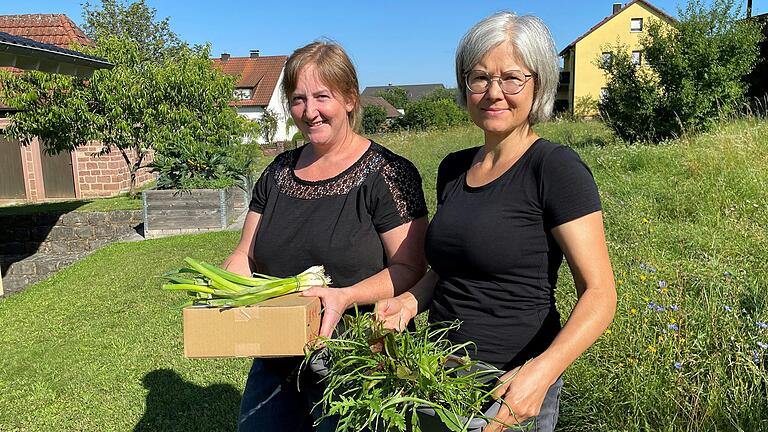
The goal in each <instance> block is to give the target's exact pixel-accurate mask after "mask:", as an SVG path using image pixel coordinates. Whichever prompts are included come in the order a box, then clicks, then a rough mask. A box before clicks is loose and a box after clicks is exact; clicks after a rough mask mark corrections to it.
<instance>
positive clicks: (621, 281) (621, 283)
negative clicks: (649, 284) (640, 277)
mask: <svg viewBox="0 0 768 432" xmlns="http://www.w3.org/2000/svg"><path fill="white" fill-rule="evenodd" d="M616 283H617V284H619V285H624V279H619V280H617V281H616Z"/></svg>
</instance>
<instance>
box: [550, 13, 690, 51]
mask: <svg viewBox="0 0 768 432" xmlns="http://www.w3.org/2000/svg"><path fill="white" fill-rule="evenodd" d="M635 3H642V4H644V5H645V6H647V7H648V8H649V9H651V10H652V11H654V12H656V13H657V14H658V15H659V16H660V17H661V18H663V19H665V20H667V21H668V22H673V21H676V20H675V19H674V18H672V17H671V16H669V15H667V13H666V12H664V11H663V10H661V9H659V8H657V7H656V6H654V5H652V4H650V3H648V2H647V1H645V0H632V1H631V2H629V3H627V4H625V5H624V6H623V7H622V8H621V9H619V10H618V11H616V13H614V14H612V15H609V16H607V17H605V18H603V20H602V21H600V22H599V23H597V24H595V25H594V26H592V28H591V29H589V30H587V32H586V33H584V34H583V35H581V36H579V37H578V38H577V39H576V40H575V41H573V42H571V43H569V44H568V46H567V47H565V48H563V50H562V51H560V55H565V53H566V52H567V51H568V50H569V49H571V48H572V47H574V46H576V44H577V43H578V42H579V41H580V40H582V39H584V38H585V37H587V36H588V35H589V34H590V33H592V32H593V31H595V30H597V29H598V28H600V26H602V25H603V24H605V23H607V22H608V21H609V20H610V19H611V18H613V17H615V16H616V15H618V14H620V13H621V12H622V11H624V9H626V8H628V7H630V6H631V5H633V4H635Z"/></svg>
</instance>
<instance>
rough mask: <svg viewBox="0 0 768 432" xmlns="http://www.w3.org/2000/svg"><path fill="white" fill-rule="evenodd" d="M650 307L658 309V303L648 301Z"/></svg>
mask: <svg viewBox="0 0 768 432" xmlns="http://www.w3.org/2000/svg"><path fill="white" fill-rule="evenodd" d="M648 309H656V303H654V302H649V303H648Z"/></svg>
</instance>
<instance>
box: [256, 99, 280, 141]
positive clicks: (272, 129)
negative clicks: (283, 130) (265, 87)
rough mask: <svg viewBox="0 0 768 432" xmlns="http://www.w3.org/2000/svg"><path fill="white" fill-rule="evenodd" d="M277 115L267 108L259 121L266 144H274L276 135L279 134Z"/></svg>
mask: <svg viewBox="0 0 768 432" xmlns="http://www.w3.org/2000/svg"><path fill="white" fill-rule="evenodd" d="M277 120H278V119H277V113H276V112H274V111H272V110H271V109H269V108H267V109H265V110H264V114H263V115H262V116H261V120H259V128H260V130H261V137H262V138H264V144H267V145H269V144H272V141H274V140H275V134H276V133H277Z"/></svg>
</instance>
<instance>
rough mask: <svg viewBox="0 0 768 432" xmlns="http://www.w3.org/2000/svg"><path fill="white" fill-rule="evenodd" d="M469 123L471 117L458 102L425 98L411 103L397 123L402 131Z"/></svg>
mask: <svg viewBox="0 0 768 432" xmlns="http://www.w3.org/2000/svg"><path fill="white" fill-rule="evenodd" d="M467 123H469V115H468V114H467V112H466V111H464V110H463V109H461V108H460V107H459V106H458V105H457V104H456V102H454V101H452V100H448V99H436V100H430V99H429V98H424V99H421V100H419V101H416V102H411V103H410V104H409V105H408V107H407V108H406V109H405V114H404V115H403V116H402V117H399V118H398V119H397V120H396V121H395V126H396V127H397V128H401V129H421V130H424V129H432V128H445V127H451V126H458V125H462V124H467Z"/></svg>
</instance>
